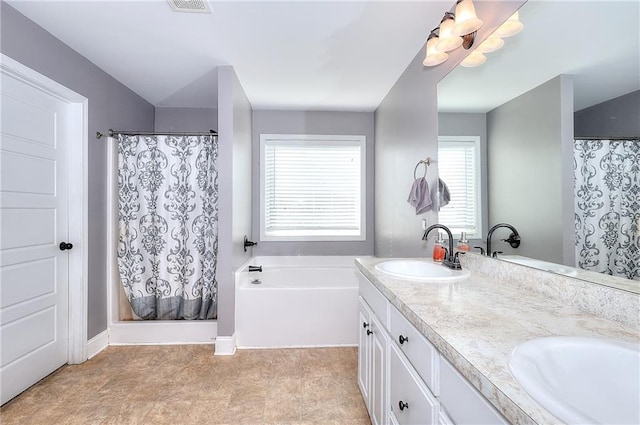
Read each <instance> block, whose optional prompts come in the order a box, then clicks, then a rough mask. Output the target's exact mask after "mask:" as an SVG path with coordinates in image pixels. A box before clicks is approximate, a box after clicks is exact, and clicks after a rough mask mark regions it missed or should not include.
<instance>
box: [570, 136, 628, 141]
mask: <svg viewBox="0 0 640 425" xmlns="http://www.w3.org/2000/svg"><path fill="white" fill-rule="evenodd" d="M573 140H640V138H639V137H638V136H635V137H633V136H628V137H619V136H618V137H604V136H598V137H584V136H574V137H573Z"/></svg>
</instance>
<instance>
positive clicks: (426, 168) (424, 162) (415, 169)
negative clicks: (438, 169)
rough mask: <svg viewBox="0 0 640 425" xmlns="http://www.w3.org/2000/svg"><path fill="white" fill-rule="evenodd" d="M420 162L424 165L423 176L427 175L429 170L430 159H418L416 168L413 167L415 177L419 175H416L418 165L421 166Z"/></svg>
mask: <svg viewBox="0 0 640 425" xmlns="http://www.w3.org/2000/svg"><path fill="white" fill-rule="evenodd" d="M420 164H422V165H424V175H423V176H422V178H425V177H427V170H428V169H429V160H427V161H424V160H421V161H418V163H417V164H416V168H414V169H413V179H414V180H415V179H417V178H418V177H417V176H416V173H417V172H418V167H419V166H420Z"/></svg>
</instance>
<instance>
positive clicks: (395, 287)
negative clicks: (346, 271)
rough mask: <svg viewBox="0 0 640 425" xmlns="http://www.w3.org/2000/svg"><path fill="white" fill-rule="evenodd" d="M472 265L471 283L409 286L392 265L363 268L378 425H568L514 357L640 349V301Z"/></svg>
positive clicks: (364, 385)
mask: <svg viewBox="0 0 640 425" xmlns="http://www.w3.org/2000/svg"><path fill="white" fill-rule="evenodd" d="M464 257H465V258H463V259H462V262H463V267H464V268H466V269H467V270H469V271H470V272H471V273H470V276H469V277H468V278H467V279H465V280H461V281H454V282H438V281H430V282H424V281H422V282H420V281H416V280H413V279H407V278H399V277H397V276H391V275H388V274H384V273H382V272H380V271H379V270H378V269H376V267H375V266H376V265H377V264H378V263H380V262H382V261H385V259H379V258H360V259H357V260H356V266H357V268H358V270H359V271H360V273H359V279H360V281H359V294H360V297H359V323H358V326H359V330H360V332H359V350H358V383H359V385H360V389H361V391H362V394H363V397H364V399H365V403H366V405H367V408H368V410H369V414H370V417H371V420H372V423H373V424H375V425H381V424H400V425H405V424H421V425H422V424H509V423H512V424H551V423H554V424H555V423H562V421H561V420H559V419H558V418H557V417H556V416H554V415H553V414H551V413H550V412H549V411H547V410H546V409H545V408H544V407H542V406H541V405H540V404H538V403H537V402H536V401H535V400H534V399H533V398H531V397H530V396H529V395H528V393H527V392H525V390H524V389H523V388H522V387H521V386H520V384H519V383H518V382H517V381H516V380H515V379H514V378H513V376H512V375H511V373H510V371H509V365H508V359H509V355H510V354H511V352H512V351H513V349H514V348H515V347H516V346H518V345H519V344H522V343H524V342H526V341H529V340H532V339H535V338H539V337H545V336H582V337H598V338H615V339H618V340H622V341H627V342H632V343H636V344H638V343H640V336H639V330H640V327H639V326H638V320H639V317H638V316H639V313H638V312H639V310H638V308H639V307H640V298H639V297H638V295H637V294H630V293H626V292H624V291H617V292H607V293H606V294H604V298H602V297H603V294H602V291H615V290H613V289H611V288H604V287H601V286H599V285H593V284H587V283H585V282H581V281H577V280H573V279H569V278H566V277H561V276H554V275H550V274H548V273H544V272H541V271H537V270H533V269H530V268H527V267H522V266H520V265H517V264H508V263H506V264H497V263H499V262H495V261H491V260H488V259H485V258H484V257H481V256H479V255H474V254H470V255H466V256H464ZM487 261H489V262H490V263H488V262H487ZM584 285H591V286H588V287H587V286H584ZM590 298H593V300H591V299H590ZM596 299H597V300H596ZM607 303H609V304H611V305H610V306H609V308H608V307H607V305H606V304H607Z"/></svg>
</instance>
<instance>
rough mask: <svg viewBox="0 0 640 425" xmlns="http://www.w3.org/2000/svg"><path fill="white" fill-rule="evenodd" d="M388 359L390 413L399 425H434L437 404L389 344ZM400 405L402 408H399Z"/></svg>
mask: <svg viewBox="0 0 640 425" xmlns="http://www.w3.org/2000/svg"><path fill="white" fill-rule="evenodd" d="M389 354H390V359H389V364H390V368H391V370H390V372H391V373H390V381H391V391H390V400H389V401H390V404H391V411H392V412H393V415H394V416H395V418H396V419H397V421H398V424H399V425H414V424H415V425H425V424H436V423H437V420H438V410H439V403H438V401H437V400H436V398H435V397H434V396H433V395H432V394H431V392H430V391H429V390H428V389H427V387H425V385H424V384H423V383H422V381H421V380H420V377H418V375H417V374H416V373H415V372H414V371H413V368H412V367H411V365H410V364H409V362H407V361H406V360H405V358H404V355H402V354H401V353H400V351H399V350H398V348H397V347H396V346H395V345H394V344H391V350H389ZM401 403H402V408H401Z"/></svg>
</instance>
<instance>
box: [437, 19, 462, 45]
mask: <svg viewBox="0 0 640 425" xmlns="http://www.w3.org/2000/svg"><path fill="white" fill-rule="evenodd" d="M454 25H455V20H454V16H453V14H451V13H449V12H447V13H445V14H444V18H442V21H441V22H440V33H439V36H440V41H438V44H436V49H438V51H440V52H449V51H451V50H453V49H456V48H458V47H460V46H461V45H462V38H461V37H458V36H457V35H453V34H452V33H451V31H453V27H454Z"/></svg>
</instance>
